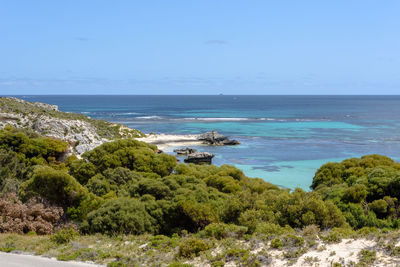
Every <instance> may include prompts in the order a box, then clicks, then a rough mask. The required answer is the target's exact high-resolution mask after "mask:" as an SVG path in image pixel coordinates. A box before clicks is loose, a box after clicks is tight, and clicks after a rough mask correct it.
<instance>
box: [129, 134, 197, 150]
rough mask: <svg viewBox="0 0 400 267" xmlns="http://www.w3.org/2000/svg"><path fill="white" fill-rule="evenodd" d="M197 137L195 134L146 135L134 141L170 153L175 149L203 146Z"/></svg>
mask: <svg viewBox="0 0 400 267" xmlns="http://www.w3.org/2000/svg"><path fill="white" fill-rule="evenodd" d="M198 137H199V135H197V134H188V135H180V134H148V135H146V137H141V138H136V140H139V141H142V142H146V143H149V144H153V145H156V146H157V147H158V148H159V149H160V150H163V151H165V152H170V151H172V150H173V149H174V148H175V147H182V146H199V145H203V141H200V140H198V139H197V138H198Z"/></svg>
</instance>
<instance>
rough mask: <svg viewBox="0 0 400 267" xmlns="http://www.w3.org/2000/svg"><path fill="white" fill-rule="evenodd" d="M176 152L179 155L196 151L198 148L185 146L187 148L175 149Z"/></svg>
mask: <svg viewBox="0 0 400 267" xmlns="http://www.w3.org/2000/svg"><path fill="white" fill-rule="evenodd" d="M174 152H175V153H176V154H178V155H189V154H193V153H196V152H197V149H194V148H190V147H185V148H179V149H174Z"/></svg>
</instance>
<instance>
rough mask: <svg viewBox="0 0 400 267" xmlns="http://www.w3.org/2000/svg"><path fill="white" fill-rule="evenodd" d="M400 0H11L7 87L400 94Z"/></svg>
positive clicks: (5, 18) (1, 27) (4, 4)
mask: <svg viewBox="0 0 400 267" xmlns="http://www.w3.org/2000/svg"><path fill="white" fill-rule="evenodd" d="M399 14H400V1H398V0H385V1H378V0H374V1H372V0H335V1H321V0H315V1H312V0H304V1H297V0H292V1H289V0H276V1H268V0H260V1H256V0H249V1H243V0H242V1H239V0H226V1H225V0H202V1H187V0H181V1H174V0H168V1H162V0H159V1H151V0H146V1H122V0H118V1H110V0H107V1H101V0H93V1H91V0H84V1H82V0H80V1H74V0H68V1H45V0H35V1H31V0H29V1H28V0H26V1H22V0H9V1H8V0H2V1H1V5H0V34H1V39H0V94H2V95H5V94H218V93H224V94H399V92H400V16H399Z"/></svg>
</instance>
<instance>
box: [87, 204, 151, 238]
mask: <svg viewBox="0 0 400 267" xmlns="http://www.w3.org/2000/svg"><path fill="white" fill-rule="evenodd" d="M82 229H83V230H84V231H86V232H89V233H104V234H108V235H114V234H134V235H138V234H144V233H156V232H157V231H158V229H157V225H156V220H155V219H154V218H153V217H152V216H150V215H149V214H148V213H147V211H146V208H145V205H144V203H142V202H140V201H139V200H137V199H134V198H117V199H112V200H109V201H107V202H105V203H104V204H103V205H102V206H101V207H100V208H99V209H97V210H94V211H92V212H90V213H89V214H88V215H87V220H86V222H85V223H84V224H83V225H82Z"/></svg>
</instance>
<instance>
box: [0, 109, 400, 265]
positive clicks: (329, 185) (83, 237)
mask: <svg viewBox="0 0 400 267" xmlns="http://www.w3.org/2000/svg"><path fill="white" fill-rule="evenodd" d="M47 109H48V108H47ZM15 111H16V108H14V110H13V112H15ZM21 112H28V111H24V110H23V109H21ZM35 112H36V111H35ZM57 112H58V111H57ZM78 116H80V115H78ZM68 147H69V144H68V143H67V142H65V141H62V140H59V139H55V138H52V137H45V136H42V135H39V134H37V133H35V132H33V131H31V130H26V129H23V128H15V127H12V126H6V127H4V128H3V129H1V130H0V194H1V198H0V232H1V233H3V234H2V235H0V250H1V251H6V252H10V251H14V250H24V251H35V252H36V253H38V254H49V255H52V256H55V257H57V258H58V259H60V260H72V259H78V260H92V261H96V262H102V263H108V264H109V265H110V266H138V265H139V266H141V265H144V266H147V265H149V264H150V263H152V264H153V263H154V264H155V266H168V265H169V264H171V265H170V266H185V265H182V264H183V263H185V264H193V265H199V264H198V262H197V263H196V261H199V260H200V261H201V262H203V263H204V262H206V263H207V264H209V265H210V266H224V264H225V263H226V262H234V263H235V264H237V265H240V266H258V265H267V264H271V262H272V261H273V260H274V257H275V256H276V255H277V254H279V255H280V256H279V257H280V259H281V261H284V262H285V263H288V264H289V263H295V262H297V261H299V260H300V259H301V262H305V263H307V264H309V265H312V264H314V263H317V262H319V261H320V260H321V259H318V258H315V256H313V255H315V253H323V252H324V251H326V250H327V248H329V247H332V246H334V245H333V244H341V243H343V242H350V241H348V240H353V241H354V242H356V241H357V239H369V241H368V242H372V243H371V245H370V246H369V247H363V248H362V249H359V250H357V251H353V253H354V257H353V256H352V257H353V258H354V259H353V258H352V259H353V260H354V262H353V263H354V264H355V262H358V263H359V264H361V265H362V264H364V265H368V264H369V265H370V264H372V263H373V262H374V261H375V260H376V259H377V254H376V251H379V252H380V254H379V255H386V256H387V257H388V258H390V257H398V256H399V255H400V253H399V251H400V249H399V247H398V246H397V242H398V240H399V239H400V234H399V232H398V228H399V227H400V221H399V217H400V212H399V210H400V206H399V205H400V204H399V198H400V193H399V192H400V164H399V163H396V162H395V161H393V160H392V159H390V158H388V157H385V156H381V155H367V156H363V157H361V158H352V159H347V160H344V161H342V162H340V163H326V164H324V165H323V166H321V168H320V169H319V170H318V171H317V172H316V174H315V176H314V179H313V182H312V185H311V189H312V190H311V191H308V192H307V191H304V190H302V189H298V188H297V189H295V190H289V189H282V188H279V187H278V186H275V185H273V184H270V183H267V182H265V181H263V180H262V179H258V178H249V177H247V176H245V175H244V173H243V172H242V171H241V170H239V169H237V168H235V167H233V166H229V165H222V166H215V165H194V164H182V163H178V162H177V159H176V158H175V157H174V156H172V155H167V154H165V153H160V151H159V150H158V149H157V147H156V146H155V145H151V144H147V143H143V142H140V141H137V140H134V139H114V140H113V141H111V142H105V143H103V144H102V145H99V146H97V147H96V148H94V149H92V150H90V151H87V152H85V153H83V154H82V155H81V156H80V157H77V156H76V155H74V154H71V153H69V152H68ZM379 229H380V230H379ZM389 236H391V238H389ZM383 237H384V238H383ZM385 238H386V239H385ZM94 240H97V241H94ZM344 240H346V241H344ZM371 240H372V241H371ZM93 244H94V245H93ZM110 247H112V248H110ZM328 250H329V249H328ZM132 251H134V252H135V253H136V255H139V256H137V257H134V256H132ZM330 253H331V252H330ZM274 255H275V256H274ZM329 257H331V258H332V262H331V264H334V263H335V264H336V265H334V266H340V265H338V264H344V263H346V264H350V263H349V262H348V261H347V262H346V261H345V260H341V259H340V257H339V258H337V257H336V258H335V257H334V254H333V255H330V256H329ZM329 257H327V258H329ZM333 258H335V262H333ZM350 265H351V264H350Z"/></svg>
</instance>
